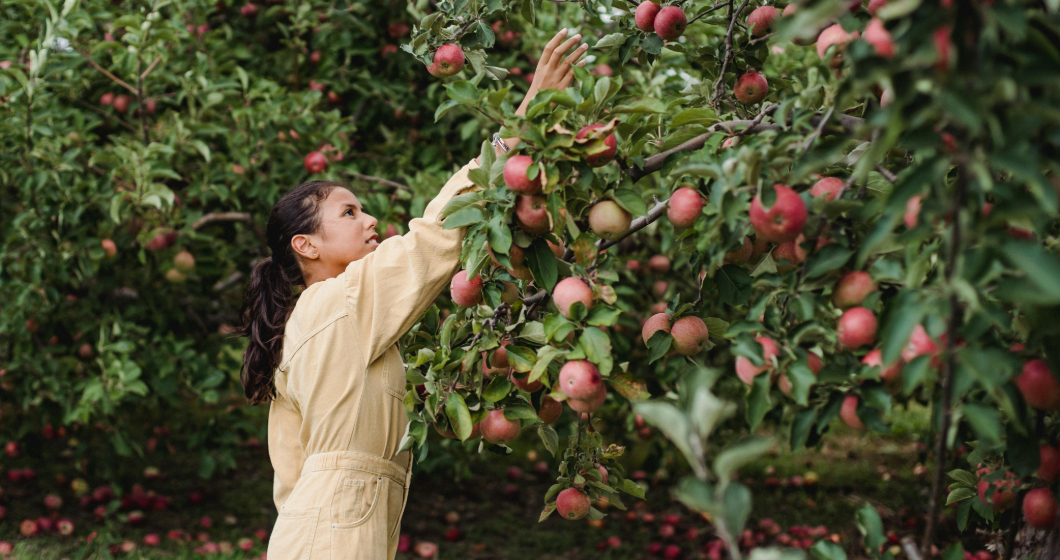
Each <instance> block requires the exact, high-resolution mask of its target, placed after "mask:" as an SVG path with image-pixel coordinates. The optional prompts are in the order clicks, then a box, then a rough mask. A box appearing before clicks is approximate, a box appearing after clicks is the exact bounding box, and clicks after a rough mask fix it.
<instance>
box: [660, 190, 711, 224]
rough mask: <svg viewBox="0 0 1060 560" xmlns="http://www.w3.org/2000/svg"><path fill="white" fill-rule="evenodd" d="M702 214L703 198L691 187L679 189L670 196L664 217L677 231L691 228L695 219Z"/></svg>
mask: <svg viewBox="0 0 1060 560" xmlns="http://www.w3.org/2000/svg"><path fill="white" fill-rule="evenodd" d="M702 213H703V197H702V196H701V195H700V194H699V191H697V190H696V189H693V188H691V187H681V188H679V189H677V190H676V191H674V193H673V194H672V195H670V204H669V207H667V209H666V217H667V218H669V219H670V221H671V222H672V223H673V224H674V227H675V228H677V229H685V228H688V227H692V225H693V224H695V223H696V218H699V215H700V214H702Z"/></svg>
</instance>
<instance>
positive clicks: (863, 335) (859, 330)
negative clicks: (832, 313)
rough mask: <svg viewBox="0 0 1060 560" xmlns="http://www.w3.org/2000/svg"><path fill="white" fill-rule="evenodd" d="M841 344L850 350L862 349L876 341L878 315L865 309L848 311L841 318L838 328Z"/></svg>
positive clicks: (858, 308) (859, 308)
mask: <svg viewBox="0 0 1060 560" xmlns="http://www.w3.org/2000/svg"><path fill="white" fill-rule="evenodd" d="M836 334H837V335H838V336H839V343H840V344H842V345H843V346H845V347H847V348H850V349H851V350H853V349H855V348H860V347H862V346H865V345H866V344H872V343H873V342H874V341H875V340H876V315H875V314H874V313H873V312H872V311H869V310H868V309H865V308H864V307H854V308H851V309H848V310H847V311H846V312H845V313H843V316H842V317H840V318H839V324H838V326H837V327H836Z"/></svg>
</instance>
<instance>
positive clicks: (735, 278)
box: [708, 264, 752, 329]
mask: <svg viewBox="0 0 1060 560" xmlns="http://www.w3.org/2000/svg"><path fill="white" fill-rule="evenodd" d="M714 283H715V284H717V286H718V295H719V296H720V298H721V301H722V303H726V304H728V305H743V304H745V303H747V302H748V301H750V299H751V283H752V280H751V275H749V274H748V273H747V270H746V269H744V268H742V267H740V266H737V265H734V264H727V265H725V266H723V267H721V269H719V270H718V273H717V274H715V275H714ZM708 329H709V327H708Z"/></svg>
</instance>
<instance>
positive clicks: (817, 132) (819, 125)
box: [802, 105, 835, 152]
mask: <svg viewBox="0 0 1060 560" xmlns="http://www.w3.org/2000/svg"><path fill="white" fill-rule="evenodd" d="M833 113H835V105H832V106H831V107H829V108H828V111H826V112H825V114H824V117H823V118H821V121H820V122H818V123H817V128H815V129H813V132H812V133H811V134H810V135H809V136H808V137H807V138H806V141H805V142H803V143H802V151H804V152H805V151H806V150H809V149H810V145H812V144H813V141H814V140H816V139H817V137H818V136H820V135H821V133H822V132H824V127H825V125H827V124H828V120H829V119H831V118H832V114H833Z"/></svg>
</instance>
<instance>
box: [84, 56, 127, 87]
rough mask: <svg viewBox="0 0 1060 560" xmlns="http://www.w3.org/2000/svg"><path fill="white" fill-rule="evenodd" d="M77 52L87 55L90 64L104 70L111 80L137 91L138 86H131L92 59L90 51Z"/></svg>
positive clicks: (104, 73) (86, 58)
mask: <svg viewBox="0 0 1060 560" xmlns="http://www.w3.org/2000/svg"><path fill="white" fill-rule="evenodd" d="M77 52H78V53H80V54H81V56H83V57H85V60H87V61H88V63H89V64H91V65H92V66H95V67H96V70H99V71H100V72H103V75H104V76H106V77H108V78H110V79H111V80H114V81H115V82H116V83H117V84H118V85H120V86H122V87H124V88H125V89H127V90H129V91H130V92H132V93H134V94H135V93H136V88H134V87H132V86H130V85H129V84H127V83H125V82H124V81H122V79H121V78H119V77H117V76H115V75H114V74H111V73H110V72H108V71H107V70H106V69H105V68H103V67H102V66H100V65H99V64H97V63H96V61H95V60H92V57H91V56H88V53H86V52H84V51H77Z"/></svg>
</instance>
